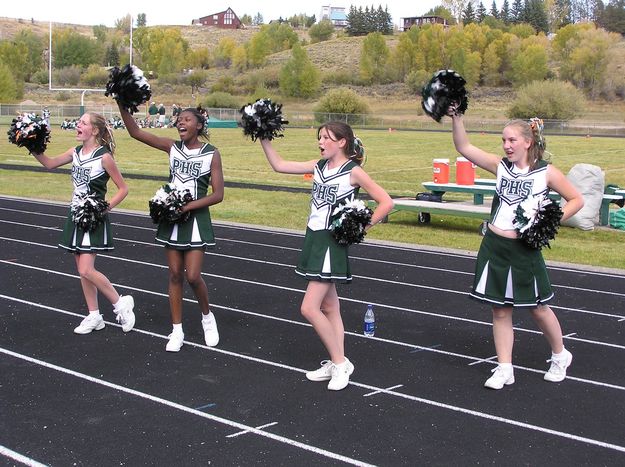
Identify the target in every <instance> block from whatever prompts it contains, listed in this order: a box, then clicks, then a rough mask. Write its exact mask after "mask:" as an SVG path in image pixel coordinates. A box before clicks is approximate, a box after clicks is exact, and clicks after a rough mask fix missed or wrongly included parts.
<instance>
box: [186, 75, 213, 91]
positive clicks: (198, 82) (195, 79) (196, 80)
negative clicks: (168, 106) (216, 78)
mask: <svg viewBox="0 0 625 467" xmlns="http://www.w3.org/2000/svg"><path fill="white" fill-rule="evenodd" d="M207 79H208V76H207V75H206V72H205V71H194V72H193V73H190V74H189V75H187V77H186V79H185V81H186V83H187V85H188V86H191V94H195V93H196V92H197V91H199V90H200V88H201V87H202V86H204V85H205V84H206V80H207Z"/></svg>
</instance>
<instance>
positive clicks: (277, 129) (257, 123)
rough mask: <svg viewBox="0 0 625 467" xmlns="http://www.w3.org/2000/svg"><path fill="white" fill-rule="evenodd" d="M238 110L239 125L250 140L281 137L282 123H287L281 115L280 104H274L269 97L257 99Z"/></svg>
mask: <svg viewBox="0 0 625 467" xmlns="http://www.w3.org/2000/svg"><path fill="white" fill-rule="evenodd" d="M239 112H240V113H241V122H240V124H239V126H241V127H242V128H243V134H244V135H245V136H250V137H251V138H252V141H256V140H257V139H269V140H272V139H274V138H279V137H282V136H284V135H283V134H282V132H283V131H284V126H283V125H288V123H289V122H288V120H285V119H284V118H283V117H282V104H274V103H273V102H271V100H270V99H258V100H257V101H256V102H254V103H253V104H247V105H245V106H243V107H241V109H240V110H239Z"/></svg>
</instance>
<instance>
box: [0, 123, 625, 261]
mask: <svg viewBox="0 0 625 467" xmlns="http://www.w3.org/2000/svg"><path fill="white" fill-rule="evenodd" d="M0 130H1V131H2V132H3V134H6V131H7V130H8V127H7V126H6V125H5V126H0ZM151 131H155V132H159V134H163V135H168V136H170V137H172V138H176V137H177V134H176V132H175V130H171V129H169V130H165V129H160V130H151ZM357 133H358V135H359V136H360V137H361V138H362V140H363V141H364V143H365V147H366V153H367V163H366V166H365V170H367V172H368V173H369V174H370V175H371V176H372V177H373V178H374V179H375V180H376V181H377V182H378V183H379V184H380V185H382V186H383V187H384V188H385V189H386V190H387V191H388V192H389V193H390V194H391V195H392V196H414V195H415V193H417V192H419V191H423V187H422V186H421V182H423V181H430V180H431V179H432V159H433V158H440V157H444V158H449V159H451V160H452V161H453V160H455V158H456V156H457V154H456V153H455V151H454V148H453V144H452V142H451V134H450V133H448V132H417V131H393V132H388V131H376V130H365V131H358V132H357ZM285 134H286V136H285V137H284V138H280V139H278V140H276V141H275V146H276V148H277V149H278V151H279V152H280V153H281V154H282V155H283V157H285V158H288V159H296V160H308V159H315V158H317V157H318V151H317V141H316V130H315V129H313V128H309V129H296V128H289V129H287V131H286V132H285ZM115 137H116V140H117V148H118V149H117V154H116V160H117V163H118V165H119V167H120V169H121V170H122V173H123V174H150V175H156V176H161V177H163V180H165V178H166V177H167V174H168V162H167V156H166V154H165V153H163V152H159V151H156V150H153V149H151V148H149V147H147V146H145V145H143V144H141V143H138V142H136V141H135V140H133V139H131V138H130V137H129V136H128V135H127V133H126V132H125V131H123V130H117V131H116V132H115ZM471 140H472V142H473V143H474V144H476V145H478V146H480V147H482V148H484V149H486V150H489V151H492V152H494V153H500V152H501V143H500V135H496V134H479V133H475V134H471ZM211 142H212V143H213V144H214V145H215V146H217V147H218V148H219V150H220V152H221V155H222V161H223V170H224V177H225V179H226V181H230V182H243V183H254V184H268V185H279V186H290V187H302V188H309V187H310V181H309V180H305V179H304V178H303V177H301V176H293V175H283V174H277V173H274V172H273V171H272V170H271V168H270V167H269V165H268V164H267V162H266V160H265V157H264V155H263V153H262V150H261V149H260V145H259V144H258V143H253V142H251V141H250V140H249V139H246V138H244V137H243V135H242V132H241V130H239V129H212V130H211ZM547 142H548V149H549V150H550V152H552V154H553V155H552V162H553V163H554V164H555V165H556V166H557V167H558V168H560V169H561V170H562V171H563V172H564V173H567V172H568V171H569V169H570V168H571V167H572V166H573V165H575V164H578V163H589V164H594V165H597V166H599V167H601V168H602V169H603V170H604V171H605V175H606V183H614V184H617V185H620V186H625V160H624V159H625V150H623V147H624V145H623V140H622V139H619V138H598V137H592V138H586V137H583V136H570V137H567V136H549V135H547ZM75 144H76V141H75V133H74V132H73V131H62V130H60V129H58V128H54V129H53V134H52V141H51V143H50V144H49V145H48V150H47V154H48V155H51V156H53V155H56V154H60V153H62V152H64V151H65V150H67V149H68V148H69V147H72V146H74V145H75ZM0 163H2V164H20V165H32V166H38V165H39V164H38V163H37V161H36V160H35V159H34V158H32V157H30V156H29V155H28V154H27V152H26V151H25V150H23V149H21V148H18V147H16V146H14V145H11V144H10V143H8V141H7V139H6V138H2V139H0ZM477 176H478V177H487V176H490V174H486V173H484V172H482V171H481V170H479V169H478V171H477ZM451 180H452V181H453V180H454V171H453V164H452V174H451ZM159 183H160V182H158V181H149V180H136V179H132V178H128V185H129V187H130V194H129V195H128V198H126V200H124V202H123V203H122V205H121V206H120V207H122V208H126V209H133V210H141V211H145V212H147V200H148V199H149V198H150V197H151V196H152V195H153V194H154V192H155V191H156V189H157V188H158V186H159ZM110 188H111V189H114V186H112V187H110ZM0 193H1V194H4V195H11V196H19V197H33V198H40V199H49V200H56V201H67V200H68V199H69V196H70V193H71V181H70V180H69V177H68V176H67V175H62V174H52V173H35V172H29V171H13V170H0ZM456 198H460V197H459V196H456ZM308 202H309V196H308V195H307V194H305V193H301V194H300V193H287V192H275V191H263V190H255V189H238V188H228V189H227V190H226V194H225V199H224V201H223V203H221V204H219V205H217V206H214V207H213V208H212V214H213V218H214V219H216V220H222V221H231V222H240V223H250V224H257V225H266V226H271V227H283V228H291V229H299V230H302V231H303V230H304V228H305V223H306V216H307V214H308ZM276 206H278V207H279V209H278V210H276V209H275V207H276ZM416 217H417V216H416V215H415V214H414V213H408V212H400V213H396V214H393V215H392V216H391V219H390V222H389V223H388V224H382V225H379V226H377V227H376V228H374V229H372V230H371V232H370V233H369V238H375V239H383V240H389V241H398V242H405V243H412V244H422V245H430V246H438V247H447V248H457V249H461V250H467V251H476V250H477V248H478V247H479V243H480V241H481V237H480V236H479V235H478V229H479V225H480V221H479V220H472V219H466V218H457V217H451V216H432V222H431V223H430V224H427V225H422V224H419V223H418V221H417V218H416ZM623 235H625V232H622V231H616V230H614V229H608V228H598V229H595V230H594V231H590V232H583V231H580V230H576V229H571V228H566V227H562V228H561V229H560V232H559V234H558V237H557V238H556V240H555V241H554V242H552V248H551V249H545V250H544V255H545V258H546V259H547V260H553V261H562V262H570V263H579V264H590V265H595V266H605V267H612V268H621V269H625V251H624V249H623V248H622V247H621V245H622V242H623V238H624V237H623Z"/></svg>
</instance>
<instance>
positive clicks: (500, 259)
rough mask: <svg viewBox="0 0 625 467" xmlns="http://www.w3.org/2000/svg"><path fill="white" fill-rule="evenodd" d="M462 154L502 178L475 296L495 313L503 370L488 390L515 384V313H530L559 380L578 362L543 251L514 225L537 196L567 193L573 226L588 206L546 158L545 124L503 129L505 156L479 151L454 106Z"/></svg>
mask: <svg viewBox="0 0 625 467" xmlns="http://www.w3.org/2000/svg"><path fill="white" fill-rule="evenodd" d="M449 116H450V117H451V118H452V122H453V123H452V128H453V141H454V145H455V147H456V150H457V151H458V152H459V153H460V154H462V155H463V156H464V157H466V158H467V159H469V160H470V161H471V162H473V163H474V164H476V165H477V166H479V167H481V168H482V169H484V170H487V171H488V172H491V173H493V174H495V175H496V176H497V184H496V194H495V197H494V199H493V207H492V210H491V219H490V222H489V224H488V229H487V231H486V235H485V236H484V239H483V240H482V244H481V246H480V250H479V253H478V257H477V265H476V273H475V277H474V282H473V288H472V291H471V294H470V295H471V296H472V297H474V298H476V299H478V300H481V301H484V302H487V303H490V304H491V305H492V309H493V337H494V341H495V349H496V352H497V361H498V363H499V365H498V366H497V367H496V368H495V369H494V370H493V375H492V376H491V377H490V378H489V379H488V380H487V381H486V383H485V384H484V385H485V386H486V387H487V388H490V389H501V388H503V387H504V385H510V384H513V383H514V371H513V367H512V346H513V343H514V331H513V324H512V310H513V308H519V309H526V310H529V312H530V314H531V316H532V318H533V319H534V321H535V322H536V324H537V325H538V327H539V328H540V329H541V331H542V332H543V334H544V336H545V338H546V339H547V342H548V343H549V346H550V347H551V359H550V360H548V361H550V362H551V366H550V368H549V370H548V371H547V372H546V373H545V375H544V379H545V380H546V381H551V382H559V381H562V380H564V378H565V377H566V370H567V368H568V367H569V365H570V364H571V362H572V360H573V356H572V354H571V352H569V351H568V350H567V349H565V348H564V344H563V339H562V329H561V328H560V323H559V321H558V318H557V317H556V315H555V314H554V313H553V311H552V310H551V308H550V307H549V306H548V305H547V302H549V300H551V299H552V297H553V292H552V289H551V283H550V281H549V277H548V274H547V268H546V266H545V261H544V259H543V256H542V253H541V251H540V249H537V248H531V247H530V246H528V245H527V244H526V243H524V242H523V241H522V240H520V239H519V234H518V231H517V229H516V228H515V226H514V222H515V217H516V211H517V206H518V205H519V204H520V203H521V202H522V201H523V200H525V199H528V198H531V197H532V196H546V195H547V194H548V193H549V191H550V190H553V191H555V192H557V193H559V194H560V195H561V196H562V198H563V199H565V200H566V201H567V203H566V204H565V205H564V207H563V208H562V220H565V219H567V218H569V217H571V216H572V215H574V214H575V213H576V212H577V211H579V210H580V209H581V208H582V206H583V205H584V200H583V198H582V195H581V194H580V193H579V192H578V191H577V189H576V188H575V187H574V186H573V185H572V184H571V183H570V182H569V181H568V180H567V178H566V177H565V176H564V175H563V174H562V172H560V171H559V170H558V169H556V168H555V167H554V166H553V165H551V164H548V163H547V162H546V161H545V160H543V155H544V153H545V148H546V144H545V138H544V135H543V126H542V121H541V120H539V119H531V120H529V121H525V120H512V121H511V122H509V123H508V124H506V126H505V127H504V129H503V134H502V143H503V144H502V146H503V152H504V154H505V155H504V157H503V158H501V157H500V156H498V155H496V154H490V153H487V152H485V151H483V150H482V149H479V148H477V147H475V146H473V145H472V144H471V143H470V142H469V138H468V136H467V133H466V131H465V128H464V122H463V117H462V115H461V114H459V113H458V112H456V111H455V109H454V108H453V107H451V108H450V112H449Z"/></svg>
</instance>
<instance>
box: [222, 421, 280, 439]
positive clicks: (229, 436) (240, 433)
mask: <svg viewBox="0 0 625 467" xmlns="http://www.w3.org/2000/svg"><path fill="white" fill-rule="evenodd" d="M277 424H278V422H271V423H266V424H265V425H260V426H257V427H255V428H256V429H257V430H262V429H263V428H267V427H270V426H274V425H277ZM248 433H251V431H250V430H243V431H237V432H236V433H232V434H231V435H227V436H226V438H236V437H237V436H241V435H246V434H248Z"/></svg>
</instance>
